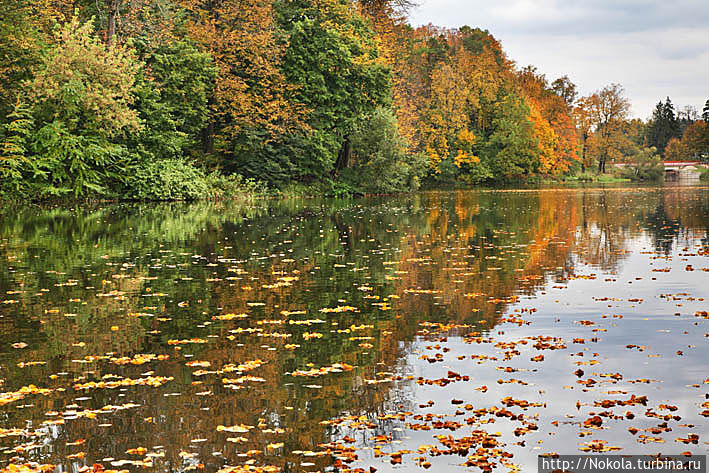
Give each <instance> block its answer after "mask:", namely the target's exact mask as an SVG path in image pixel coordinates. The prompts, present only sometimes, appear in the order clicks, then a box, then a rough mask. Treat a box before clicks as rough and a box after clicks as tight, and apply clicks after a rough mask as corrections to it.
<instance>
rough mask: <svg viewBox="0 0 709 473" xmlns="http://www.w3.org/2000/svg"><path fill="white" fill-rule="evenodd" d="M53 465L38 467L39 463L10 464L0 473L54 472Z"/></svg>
mask: <svg viewBox="0 0 709 473" xmlns="http://www.w3.org/2000/svg"><path fill="white" fill-rule="evenodd" d="M55 468H56V467H55V465H40V464H39V463H23V464H16V463H10V464H9V465H7V466H6V467H4V468H3V469H2V470H0V473H48V472H50V471H54V469H55Z"/></svg>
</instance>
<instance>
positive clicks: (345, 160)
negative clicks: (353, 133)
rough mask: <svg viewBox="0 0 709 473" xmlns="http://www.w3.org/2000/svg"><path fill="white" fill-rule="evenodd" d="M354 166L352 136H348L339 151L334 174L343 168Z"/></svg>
mask: <svg viewBox="0 0 709 473" xmlns="http://www.w3.org/2000/svg"><path fill="white" fill-rule="evenodd" d="M351 166H352V143H351V142H350V137H349V136H346V137H345V141H344V142H343V143H342V147H340V152H339V153H337V161H335V169H333V174H337V173H338V172H339V171H341V170H342V169H347V168H349V167H351Z"/></svg>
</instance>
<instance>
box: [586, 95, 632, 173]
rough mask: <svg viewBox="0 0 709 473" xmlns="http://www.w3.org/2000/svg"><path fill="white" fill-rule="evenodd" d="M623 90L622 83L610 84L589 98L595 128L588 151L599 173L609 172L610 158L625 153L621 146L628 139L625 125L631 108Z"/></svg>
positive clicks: (591, 117) (591, 118)
mask: <svg viewBox="0 0 709 473" xmlns="http://www.w3.org/2000/svg"><path fill="white" fill-rule="evenodd" d="M623 92H624V91H623V87H621V85H620V84H611V85H609V86H606V87H604V88H603V89H601V90H600V91H598V92H596V93H594V94H593V95H592V96H591V97H589V98H588V99H587V100H586V102H587V104H588V106H589V113H590V120H591V123H592V125H593V128H594V130H593V131H594V133H593V135H592V137H591V138H592V139H591V140H590V142H589V151H590V152H591V154H592V156H593V157H595V158H596V160H597V162H598V173H605V172H606V163H607V162H608V160H613V159H616V158H619V157H620V156H622V153H621V147H622V146H623V143H624V141H625V140H626V137H625V136H624V134H623V127H624V123H625V120H626V119H627V116H628V112H629V110H630V102H628V99H626V98H625V97H624V95H623Z"/></svg>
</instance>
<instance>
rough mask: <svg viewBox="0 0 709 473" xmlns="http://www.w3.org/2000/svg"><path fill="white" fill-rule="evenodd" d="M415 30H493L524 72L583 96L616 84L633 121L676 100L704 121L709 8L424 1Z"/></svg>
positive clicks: (644, 0) (699, 3) (643, 1)
mask: <svg viewBox="0 0 709 473" xmlns="http://www.w3.org/2000/svg"><path fill="white" fill-rule="evenodd" d="M418 1H419V4H420V6H419V7H417V8H415V9H413V10H412V11H411V14H410V21H411V23H412V24H413V25H415V26H418V25H422V24H428V23H433V24H434V25H438V26H446V27H459V26H462V25H469V26H472V27H476V26H477V27H480V28H482V29H487V30H489V31H490V33H492V34H493V36H495V38H497V39H498V40H499V41H500V42H501V43H502V47H503V49H504V50H505V52H506V53H507V55H508V57H509V59H512V60H513V61H515V62H516V63H517V65H518V66H519V67H522V66H526V65H528V64H532V65H534V66H536V67H537V69H538V71H539V72H541V73H543V74H545V75H546V77H547V79H549V81H550V82H551V81H552V80H554V79H556V78H557V77H559V76H562V75H564V74H566V75H568V76H569V78H570V79H571V80H572V81H573V82H574V83H575V84H576V85H577V88H578V90H579V92H580V93H581V94H582V95H587V94H590V93H592V92H594V91H596V90H599V89H601V88H603V87H604V86H606V85H608V84H610V83H613V82H616V83H620V84H621V85H622V86H623V87H624V88H625V91H626V96H627V97H628V99H630V102H631V105H632V109H631V110H632V111H631V114H632V115H633V116H634V117H637V118H643V119H645V118H648V117H649V116H650V115H651V114H652V109H653V108H654V106H655V104H656V103H657V102H658V101H659V100H661V99H662V100H664V99H665V97H667V96H669V97H670V99H671V100H672V102H673V103H674V105H675V108H676V109H680V108H683V107H684V106H685V105H693V106H694V107H696V108H697V109H699V112H700V113H701V109H702V107H703V106H704V102H705V101H706V100H707V99H709V0H675V1H672V0H662V1H659V0H658V1H655V0H585V1H581V0H418Z"/></svg>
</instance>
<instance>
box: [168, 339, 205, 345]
mask: <svg viewBox="0 0 709 473" xmlns="http://www.w3.org/2000/svg"><path fill="white" fill-rule="evenodd" d="M188 343H207V340H205V339H204V338H190V339H189V340H168V341H167V344H168V345H185V344H188Z"/></svg>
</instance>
